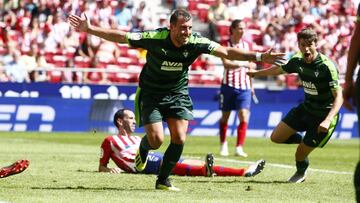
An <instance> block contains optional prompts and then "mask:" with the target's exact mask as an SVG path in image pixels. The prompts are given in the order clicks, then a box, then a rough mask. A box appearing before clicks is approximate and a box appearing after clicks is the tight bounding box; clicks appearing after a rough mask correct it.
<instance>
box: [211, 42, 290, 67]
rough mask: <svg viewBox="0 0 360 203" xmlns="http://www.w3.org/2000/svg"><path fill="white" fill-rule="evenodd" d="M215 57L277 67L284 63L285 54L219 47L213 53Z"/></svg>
mask: <svg viewBox="0 0 360 203" xmlns="http://www.w3.org/2000/svg"><path fill="white" fill-rule="evenodd" d="M213 54H214V55H215V56H217V57H221V58H225V59H229V60H238V61H262V62H265V63H269V64H274V65H277V66H280V65H283V64H284V63H285V61H286V60H285V53H272V49H269V50H268V51H266V52H263V53H259V52H249V51H244V50H241V49H238V48H234V47H224V46H219V47H218V48H216V49H215V50H214V53H213Z"/></svg>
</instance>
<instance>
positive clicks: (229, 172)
mask: <svg viewBox="0 0 360 203" xmlns="http://www.w3.org/2000/svg"><path fill="white" fill-rule="evenodd" d="M213 169H214V173H215V174H216V175H217V176H244V173H245V170H246V169H245V168H228V167H223V166H214V167H213Z"/></svg>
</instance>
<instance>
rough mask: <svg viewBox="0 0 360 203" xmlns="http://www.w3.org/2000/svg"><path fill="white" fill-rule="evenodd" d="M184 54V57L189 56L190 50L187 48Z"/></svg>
mask: <svg viewBox="0 0 360 203" xmlns="http://www.w3.org/2000/svg"><path fill="white" fill-rule="evenodd" d="M183 55H184V57H185V58H186V57H188V56H189V52H188V51H187V50H185V51H184V52H183Z"/></svg>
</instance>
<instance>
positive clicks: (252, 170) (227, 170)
mask: <svg viewBox="0 0 360 203" xmlns="http://www.w3.org/2000/svg"><path fill="white" fill-rule="evenodd" d="M264 167H265V160H259V161H257V162H256V163H254V164H251V165H249V167H247V168H244V167H241V168H231V167H224V166H214V167H213V170H214V173H215V175H216V176H245V177H253V176H255V175H257V174H259V173H260V172H261V171H262V170H263V169H264Z"/></svg>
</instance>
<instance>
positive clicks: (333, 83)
mask: <svg viewBox="0 0 360 203" xmlns="http://www.w3.org/2000/svg"><path fill="white" fill-rule="evenodd" d="M325 64H326V65H327V67H328V69H329V74H330V77H329V78H330V80H329V86H330V89H332V90H338V89H340V88H341V86H340V82H339V71H338V69H337V68H336V66H335V64H334V63H333V62H332V61H330V60H328V61H326V63H325Z"/></svg>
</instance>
